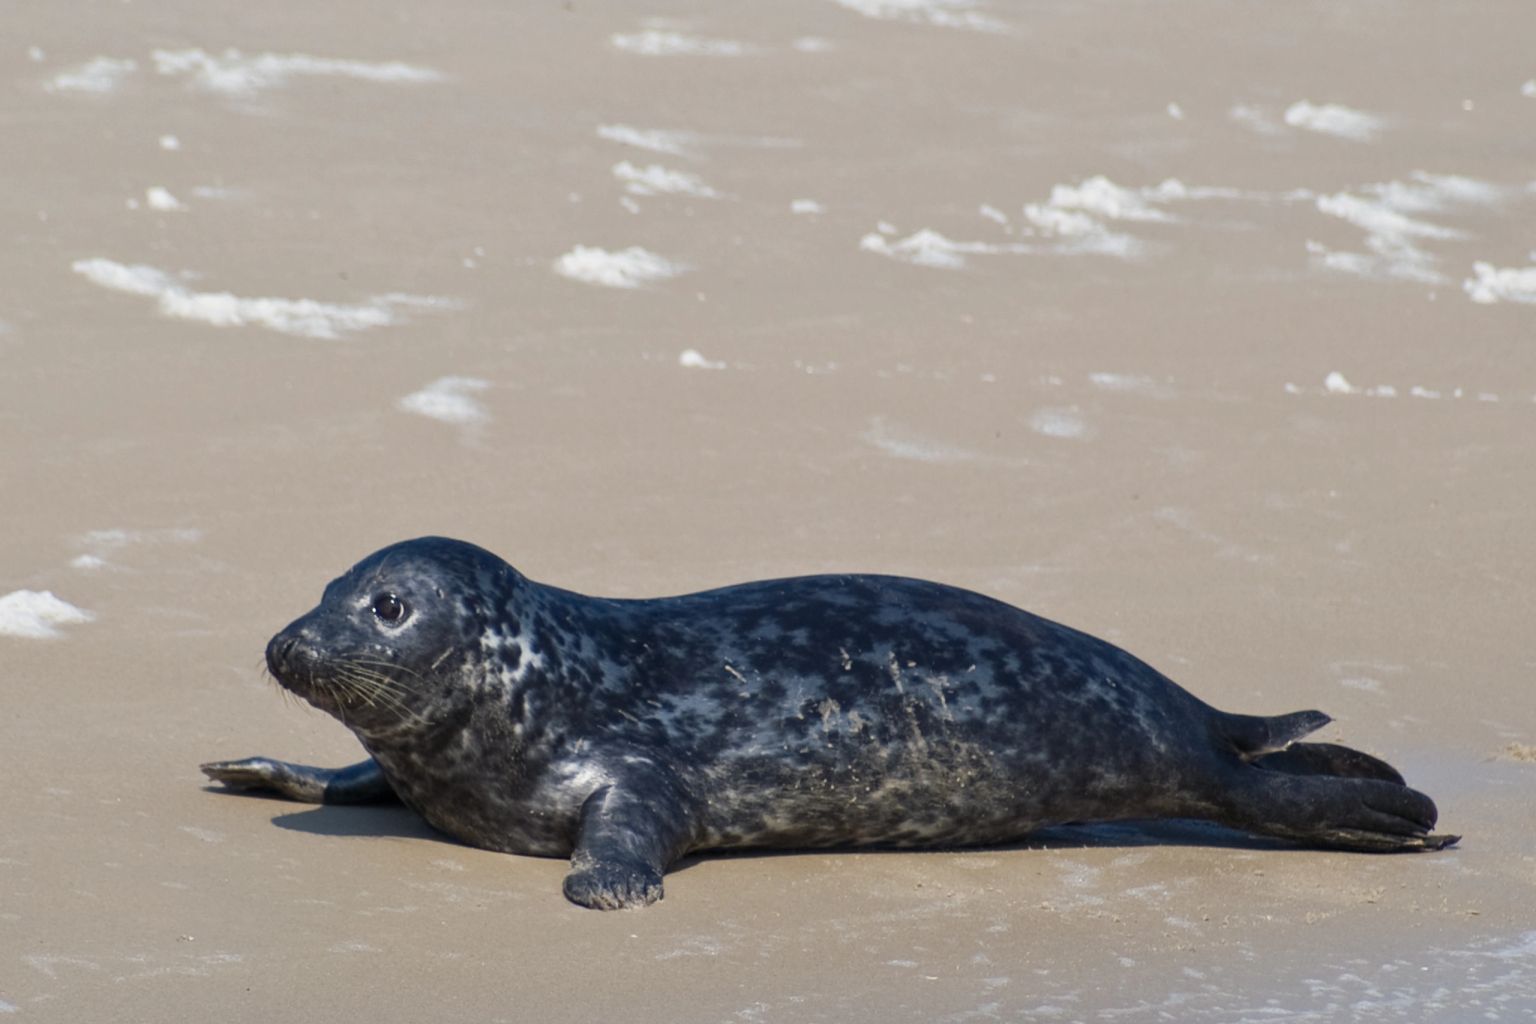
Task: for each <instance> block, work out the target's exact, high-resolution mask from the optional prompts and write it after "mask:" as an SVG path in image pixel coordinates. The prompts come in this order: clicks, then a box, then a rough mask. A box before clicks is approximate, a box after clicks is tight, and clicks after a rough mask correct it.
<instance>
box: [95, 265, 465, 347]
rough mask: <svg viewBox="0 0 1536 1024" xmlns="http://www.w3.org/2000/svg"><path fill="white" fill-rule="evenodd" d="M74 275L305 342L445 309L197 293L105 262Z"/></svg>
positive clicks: (417, 303)
mask: <svg viewBox="0 0 1536 1024" xmlns="http://www.w3.org/2000/svg"><path fill="white" fill-rule="evenodd" d="M71 268H72V269H73V270H74V271H75V273H77V274H79V275H81V276H82V277H84V278H85V279H86V280H88V281H90V282H91V283H93V284H97V285H100V286H101V287H103V288H109V289H111V290H113V291H119V292H126V293H128V294H129V295H142V296H145V297H147V298H152V299H154V300H155V302H156V305H157V306H158V308H159V310H160V312H161V314H162V315H164V316H169V317H175V318H177V319H180V320H195V321H200V322H202V323H207V324H212V325H213V326H215V327H246V326H256V327H265V328H267V329H268V330H273V331H277V332H279V333H281V334H291V335H297V336H300V337H305V338H339V337H340V336H341V335H343V334H346V333H349V332H352V331H363V330H367V329H369V328H372V327H385V326H388V325H390V324H394V323H398V322H399V321H400V317H399V316H398V314H397V313H396V312H395V307H397V306H407V307H411V308H416V309H432V308H439V309H441V308H447V307H450V306H451V305H452V303H451V302H449V301H448V300H446V299H437V298H431V297H422V296H415V295H404V294H399V293H391V294H388V295H381V296H377V297H375V298H374V299H372V300H371V301H369V302H367V303H361V304H354V305H341V304H337V303H330V302H317V301H316V300H314V299H279V298H246V297H242V296H238V295H232V294H230V293H229V292H197V291H193V290H192V289H190V288H188V287H187V286H186V285H184V284H182V283H181V282H179V281H177V280H176V279H175V278H173V277H171V276H170V275H169V274H167V273H166V272H165V271H163V270H160V269H158V268H156V267H150V266H146V265H144V264H141V263H140V264H123V263H117V262H114V261H113V260H109V259H101V258H97V259H88V260H76V261H75V262H74V263H73V264H71Z"/></svg>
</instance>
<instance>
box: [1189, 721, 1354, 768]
mask: <svg viewBox="0 0 1536 1024" xmlns="http://www.w3.org/2000/svg"><path fill="white" fill-rule="evenodd" d="M1331 721H1333V719H1331V718H1329V717H1328V716H1327V715H1325V714H1323V713H1322V712H1321V711H1293V712H1291V713H1290V714H1289V715H1234V714H1231V713H1230V712H1226V711H1218V712H1216V717H1215V720H1214V722H1213V723H1212V727H1213V728H1214V729H1215V730H1216V732H1217V733H1218V734H1219V735H1220V736H1221V737H1222V739H1225V740H1226V741H1227V742H1228V743H1230V744H1231V745H1232V748H1233V749H1234V750H1236V751H1237V753H1238V756H1239V757H1241V758H1242V759H1243V760H1244V761H1252V760H1253V759H1254V758H1257V757H1263V756H1264V755H1265V754H1273V753H1276V752H1278V751H1281V750H1284V749H1285V748H1286V747H1289V746H1290V745H1291V744H1292V743H1295V742H1296V741H1297V740H1299V739H1301V738H1302V737H1303V736H1305V735H1307V734H1308V733H1312V732H1316V731H1317V730H1319V729H1321V728H1322V727H1323V726H1325V725H1327V724H1328V723H1329V722H1331Z"/></svg>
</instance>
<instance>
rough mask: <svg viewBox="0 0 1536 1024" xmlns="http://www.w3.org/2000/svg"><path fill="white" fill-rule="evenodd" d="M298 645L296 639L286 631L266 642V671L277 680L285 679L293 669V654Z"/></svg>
mask: <svg viewBox="0 0 1536 1024" xmlns="http://www.w3.org/2000/svg"><path fill="white" fill-rule="evenodd" d="M298 645H299V639H298V637H296V636H294V635H293V634H291V633H289V632H288V631H287V630H283V632H281V633H279V634H277V636H274V637H273V638H272V639H271V640H269V641H267V671H269V672H271V673H272V674H273V675H274V676H276V677H277V678H279V679H282V678H284V677H286V676H287V675H288V674H289V673H290V672H291V671H292V669H293V660H294V659H293V652H294V648H296V647H297V646H298Z"/></svg>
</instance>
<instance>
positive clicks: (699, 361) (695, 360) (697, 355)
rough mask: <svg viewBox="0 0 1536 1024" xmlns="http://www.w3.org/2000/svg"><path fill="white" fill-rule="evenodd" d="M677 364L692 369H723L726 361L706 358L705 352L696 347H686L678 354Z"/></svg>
mask: <svg viewBox="0 0 1536 1024" xmlns="http://www.w3.org/2000/svg"><path fill="white" fill-rule="evenodd" d="M677 365H678V366H682V367H685V368H687V369H690V370H723V369H725V363H723V362H719V361H718V360H714V359H706V358H704V353H702V352H700V351H699V350H698V349H696V348H685V349H683V351H681V352H679V353H678V354H677Z"/></svg>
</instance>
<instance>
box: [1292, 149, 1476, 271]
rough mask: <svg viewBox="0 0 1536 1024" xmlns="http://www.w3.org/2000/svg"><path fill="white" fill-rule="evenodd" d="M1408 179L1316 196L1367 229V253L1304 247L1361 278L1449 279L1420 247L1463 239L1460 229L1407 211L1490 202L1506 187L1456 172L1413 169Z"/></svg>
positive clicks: (1323, 207)
mask: <svg viewBox="0 0 1536 1024" xmlns="http://www.w3.org/2000/svg"><path fill="white" fill-rule="evenodd" d="M1409 177H1410V180H1409V181H1407V182H1402V181H1387V182H1381V183H1377V184H1370V185H1364V186H1361V187H1360V189H1359V192H1361V193H1363V195H1356V194H1354V193H1351V192H1336V193H1333V194H1332V195H1323V196H1318V197H1317V199H1316V204H1317V208H1318V210H1319V211H1321V212H1322V213H1325V214H1327V215H1329V216H1330V217H1337V218H1339V219H1340V220H1343V221H1345V222H1347V223H1349V224H1353V225H1354V226H1355V227H1357V228H1360V229H1361V230H1363V231H1364V232H1365V245H1366V248H1367V249H1368V250H1370V251H1369V252H1368V253H1358V252H1342V251H1339V250H1335V249H1332V248H1330V247H1328V246H1326V245H1324V244H1322V243H1321V242H1317V241H1311V240H1309V241H1308V242H1307V251H1308V252H1310V253H1311V254H1312V257H1313V261H1314V262H1315V263H1317V264H1318V265H1320V266H1322V267H1324V268H1326V269H1329V270H1334V271H1339V272H1342V273H1347V274H1353V275H1355V276H1359V277H1366V278H1375V279H1384V280H1406V281H1417V282H1421V283H1424V284H1432V285H1441V284H1447V283H1449V280H1450V279H1449V278H1447V277H1446V276H1445V275H1444V274H1443V273H1441V272H1440V271H1439V270H1438V269H1436V268H1437V265H1438V263H1439V260H1438V259H1437V258H1436V257H1435V256H1434V255H1433V254H1432V253H1430V252H1428V251H1426V250H1425V249H1424V248H1422V247H1421V245H1420V242H1422V241H1426V240H1429V241H1445V240H1452V239H1460V238H1466V237H1467V234H1466V232H1464V231H1457V230H1455V229H1453V228H1447V227H1442V226H1441V225H1439V224H1434V223H1431V222H1429V221H1426V220H1422V219H1418V218H1415V217H1410V216H1409V215H1408V214H1410V213H1417V214H1422V213H1425V212H1434V211H1442V210H1447V209H1451V208H1454V207H1458V206H1468V205H1474V204H1475V205H1491V204H1493V203H1495V202H1497V201H1498V200H1499V199H1500V198H1501V197H1502V196H1503V195H1504V193H1505V190H1503V189H1500V188H1498V187H1497V186H1495V185H1490V184H1488V183H1487V182H1482V181H1477V180H1476V179H1473V178H1465V177H1461V176H1459V175H1435V174H1428V173H1426V172H1424V171H1414V172H1413V173H1412V174H1411V175H1410V176H1409Z"/></svg>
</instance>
